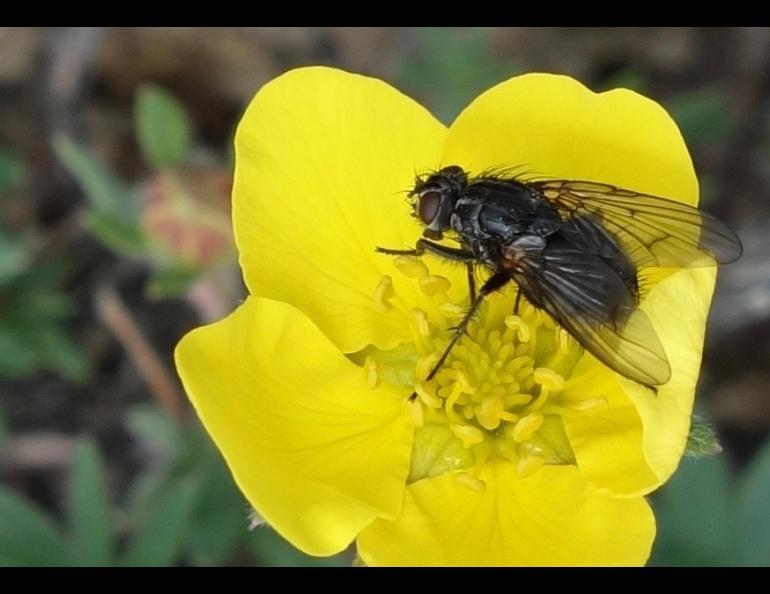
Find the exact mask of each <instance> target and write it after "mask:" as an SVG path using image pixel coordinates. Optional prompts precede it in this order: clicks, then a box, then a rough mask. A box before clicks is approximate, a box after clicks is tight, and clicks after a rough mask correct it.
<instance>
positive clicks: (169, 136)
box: [135, 85, 191, 169]
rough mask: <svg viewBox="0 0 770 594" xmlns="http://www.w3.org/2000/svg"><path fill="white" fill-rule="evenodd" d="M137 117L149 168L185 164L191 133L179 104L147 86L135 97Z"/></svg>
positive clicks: (161, 91) (160, 91)
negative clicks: (150, 166)
mask: <svg viewBox="0 0 770 594" xmlns="http://www.w3.org/2000/svg"><path fill="white" fill-rule="evenodd" d="M135 117H136V134H137V139H138V141H139V146H140V147H141V149H142V154H143V155H144V158H145V160H146V161H147V162H148V163H149V164H150V165H152V166H153V167H155V168H157V169H166V168H171V167H177V166H179V165H181V164H182V163H184V161H185V160H186V159H187V155H188V153H189V152H190V143H191V133H190V122H189V119H188V117H187V113H186V112H185V110H184V107H182V104H181V103H179V101H177V100H176V99H175V98H174V97H173V96H172V95H171V94H169V93H168V92H166V91H164V90H163V89H161V88H160V87H158V86H155V85H144V86H143V87H142V88H140V89H139V93H138V94H137V97H136V105H135Z"/></svg>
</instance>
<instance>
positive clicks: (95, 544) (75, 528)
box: [67, 440, 112, 567]
mask: <svg viewBox="0 0 770 594" xmlns="http://www.w3.org/2000/svg"><path fill="white" fill-rule="evenodd" d="M67 495H68V497H67V511H68V515H69V523H70V531H71V533H72V541H73V543H72V544H73V547H72V548H73V551H72V552H73V563H74V564H75V565H79V566H95V567H106V566H108V565H110V561H111V558H112V544H111V543H112V538H111V536H110V531H111V526H110V509H109V504H108V502H107V487H106V484H105V478H104V469H103V465H102V461H101V457H100V455H99V451H98V450H97V448H96V445H95V444H94V442H93V441H91V440H86V441H83V442H81V443H79V444H78V446H77V447H76V448H75V454H74V457H73V461H72V475H71V477H70V488H69V492H68V494H67Z"/></svg>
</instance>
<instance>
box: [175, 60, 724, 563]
mask: <svg viewBox="0 0 770 594" xmlns="http://www.w3.org/2000/svg"><path fill="white" fill-rule="evenodd" d="M236 155H237V164H236V174H235V186H234V190H233V200H234V203H233V218H234V226H235V237H236V243H237V245H238V249H239V252H240V263H241V266H242V268H243V272H244V277H245V281H246V285H247V286H248V289H249V292H250V295H251V296H250V297H249V298H248V299H247V300H246V301H245V303H243V304H242V305H241V306H240V307H239V308H238V309H237V310H236V311H235V312H234V313H233V314H231V315H230V316H229V317H227V318H226V319H224V320H222V321H220V322H217V323H215V324H212V325H210V326H206V327H203V328H199V329H196V330H193V331H192V332H191V333H189V334H188V335H187V336H186V337H185V338H183V339H182V341H181V342H180V344H179V346H178V347H177V352H176V361H177V366H178V369H179V373H180V375H181V377H182V380H183V382H184V385H185V388H186V390H187V392H188V394H189V395H190V398H191V400H192V401H193V403H194V405H195V407H196V409H197V412H198V414H199V415H200V418H201V419H202V421H203V423H204V425H205V426H206V428H207V430H208V431H209V432H210V434H211V435H212V437H213V439H214V441H215V442H216V443H217V445H218V446H219V448H220V449H221V450H222V452H223V454H224V456H225V458H226V460H227V462H228V464H229V466H230V468H231V470H232V472H233V475H234V476H235V479H236V480H237V482H238V484H239V486H240V488H241V489H242V490H243V492H244V493H245V495H246V497H247V498H248V499H249V501H250V502H251V503H252V504H253V506H254V507H255V508H256V509H257V510H258V512H259V513H260V514H261V515H262V516H263V517H264V518H265V519H266V520H267V521H268V522H269V523H270V524H271V525H272V526H273V527H275V529H276V530H277V531H278V532H280V533H281V534H282V535H283V536H284V537H286V538H287V539H288V540H289V541H291V542H292V543H293V544H294V545H296V546H297V547H299V548H300V549H302V550H303V551H305V552H307V553H310V554H313V555H330V554H333V553H336V552H338V551H341V550H343V549H344V548H345V547H347V546H348V545H349V544H350V543H351V542H352V541H353V540H354V539H355V540H356V542H357V546H358V550H359V553H360V555H361V556H362V558H363V560H364V561H365V562H366V563H367V564H370V565H393V564H396V565H444V564H451V565H562V564H566V565H593V564H598V565H610V564H623V565H635V564H643V563H644V562H645V561H646V559H647V557H648V555H649V551H650V547H651V545H652V541H653V538H654V534H655V520H654V517H653V514H652V512H651V510H650V508H649V505H648V504H647V502H646V500H645V499H644V496H645V495H646V494H648V493H650V492H651V491H653V490H654V489H656V488H657V487H658V486H660V485H661V484H662V483H663V482H665V481H666V480H667V479H668V477H669V476H670V475H671V474H672V472H673V471H674V470H675V468H676V466H677V464H678V463H679V459H680V458H681V455H682V453H683V450H684V447H685V442H686V438H687V433H688V428H689V424H690V415H691V410H692V402H693V395H694V390H695V384H696V381H697V378H698V370H699V366H700V359H701V349H702V343H703V334H704V325H705V320H706V315H707V312H708V308H709V304H710V300H711V295H712V292H713V287H714V282H715V276H716V274H715V270H714V269H713V268H702V269H683V270H649V271H647V272H646V274H648V275H649V276H650V277H652V278H653V279H654V281H655V282H656V283H657V284H655V286H654V288H653V289H652V290H651V291H650V293H649V295H648V297H647V298H646V300H645V301H644V302H643V304H642V308H643V309H644V310H645V311H646V313H647V315H648V316H649V318H650V320H651V321H652V323H653V325H654V326H655V329H656V330H657V332H658V334H659V336H660V339H661V341H662V344H663V345H664V347H665V350H666V353H667V355H668V358H669V361H670V363H671V368H672V376H671V380H670V381H669V382H668V383H667V384H666V385H664V386H662V387H661V388H660V389H659V394H658V395H657V396H654V395H653V394H652V392H651V390H649V389H647V388H644V387H642V386H640V385H639V384H636V383H634V382H633V381H630V380H628V379H626V378H624V377H621V376H619V375H618V374H616V373H614V372H612V371H611V370H610V369H608V368H607V367H605V366H603V365H602V364H600V363H599V362H597V360H596V359H595V358H594V357H592V356H591V355H590V354H587V353H583V352H582V350H581V349H580V348H579V347H578V346H577V343H576V342H575V341H574V340H573V339H572V338H571V337H570V336H568V335H567V334H566V333H565V332H564V331H563V330H560V329H559V328H557V327H556V326H555V325H554V323H553V321H552V320H551V319H550V318H549V317H548V316H547V315H545V314H544V313H542V312H540V311H538V310H536V309H535V308H533V307H532V306H529V305H525V306H523V307H522V308H521V310H520V312H519V315H513V313H512V312H513V299H514V293H513V291H512V290H506V291H503V292H500V293H496V294H494V295H493V296H492V297H491V298H490V299H488V300H487V302H486V303H485V305H484V306H483V307H482V309H481V311H480V314H479V316H478V318H477V319H476V320H474V321H473V323H472V324H471V326H470V328H469V330H468V334H467V336H464V337H463V338H462V340H461V342H460V344H459V345H458V346H457V347H456V348H455V349H454V350H453V352H452V354H451V356H450V358H449V359H448V361H447V364H446V365H445V366H444V367H443V368H442V371H441V372H440V373H438V374H437V375H436V377H435V378H434V379H433V380H432V381H430V382H426V381H425V380H424V378H425V377H426V376H427V372H428V370H429V369H430V367H431V365H432V364H433V363H435V361H436V360H437V357H438V356H439V354H440V352H441V351H442V348H443V346H444V345H445V344H446V341H447V340H448V338H449V332H448V331H447V329H448V328H449V327H450V326H452V325H453V324H454V323H456V322H457V320H458V316H459V315H460V314H461V313H462V311H463V309H464V308H467V306H468V299H469V296H468V287H467V281H466V278H465V271H464V268H462V267H457V266H452V265H449V264H447V263H446V262H443V261H440V260H438V259H436V258H432V257H430V256H426V257H424V258H422V259H420V260H418V259H414V258H392V257H389V256H386V255H383V254H378V253H376V252H375V247H376V246H386V247H392V248H399V247H403V248H408V247H411V246H413V245H414V243H415V241H416V239H417V238H418V237H419V236H420V233H421V228H420V226H419V225H418V224H417V223H416V221H415V220H414V219H413V218H412V217H411V216H409V214H410V206H409V205H408V204H407V202H406V201H405V200H404V196H405V194H404V190H408V189H409V188H411V187H412V186H413V184H414V176H415V173H421V172H425V171H428V170H435V169H438V168H440V167H442V166H445V165H449V164H457V165H460V166H462V167H463V168H464V169H466V170H468V171H471V172H480V171H482V170H485V169H488V168H490V167H500V166H509V165H520V164H524V165H527V166H531V167H532V168H533V169H535V170H537V171H538V172H540V173H543V174H545V175H549V176H553V177H559V178H573V179H590V180H596V181H603V182H609V183H612V184H616V185H618V186H623V187H628V188H633V189H635V190H638V191H642V192H646V193H650V194H657V195H662V196H667V197H670V198H672V199H676V200H680V201H682V202H686V203H688V204H693V205H694V204H696V203H697V200H698V186H697V180H696V177H695V174H694V171H693V167H692V163H691V160H690V157H689V154H688V152H687V149H686V147H685V145H684V142H683V140H682V137H681V135H680V133H679V131H678V129H677V127H676V125H675V124H674V123H673V121H672V120H671V118H670V117H669V116H668V115H667V114H666V112H665V111H664V110H663V109H662V108H661V107H660V106H659V105H657V104H656V103H654V102H653V101H650V100H648V99H646V98H644V97H641V96H640V95H637V94H635V93H633V92H631V91H627V90H622V89H620V90H614V91H611V92H608V93H602V94H595V93H593V92H591V91H589V90H588V89H586V88H585V87H583V86H582V85H581V84H580V83H578V82H576V81H574V80H572V79H570V78H567V77H563V76H553V75H544V74H532V75H526V76H520V77H516V78H513V79H510V80H508V81H506V82H504V83H502V84H500V85H498V86H496V87H494V88H492V89H490V90H489V91H487V92H486V93H484V94H482V95H481V96H480V97H478V98H477V99H476V100H474V101H473V102H472V103H471V104H470V106H469V107H468V108H466V109H465V111H463V113H462V114H461V115H460V116H459V117H458V118H457V120H456V121H455V122H454V123H453V124H452V125H451V126H450V127H449V128H446V127H445V126H443V125H442V124H441V123H439V122H438V121H436V120H435V119H434V118H433V117H432V116H431V115H430V114H429V113H428V112H427V111H426V110H425V109H423V108H422V107H421V106H420V105H418V104H417V103H415V102H414V101H412V100H411V99H409V98H408V97H406V96H404V95H402V94H401V93H399V92H398V91H396V90H395V89H393V88H391V87H390V86H388V85H387V84H385V83H383V82H381V81H378V80H375V79H371V78H366V77H363V76H358V75H354V74H349V73H346V72H341V71H339V70H334V69H330V68H320V67H318V68H303V69H299V70H294V71H291V72H289V73H287V74H284V75H283V76H281V77H279V78H277V79H275V80H274V81H272V82H270V83H269V84H267V85H266V86H265V87H263V88H262V89H261V90H260V91H259V93H258V94H257V96H256V97H255V98H254V100H253V101H252V103H251V105H250V106H249V108H248V110H247V111H246V114H245V115H244V117H243V120H242V121H241V124H240V127H239V129H238V134H237V138H236ZM413 390H416V392H417V394H418V398H417V399H416V400H415V401H414V402H412V401H410V400H409V395H410V394H411V393H412V391H413Z"/></svg>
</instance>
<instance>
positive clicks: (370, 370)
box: [364, 355, 380, 390]
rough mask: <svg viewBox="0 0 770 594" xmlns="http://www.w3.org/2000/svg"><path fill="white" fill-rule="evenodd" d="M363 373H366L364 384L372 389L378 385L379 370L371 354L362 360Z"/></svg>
mask: <svg viewBox="0 0 770 594" xmlns="http://www.w3.org/2000/svg"><path fill="white" fill-rule="evenodd" d="M364 374H365V375H366V385H367V386H369V387H370V388H371V389H372V390H374V389H375V388H376V387H377V386H379V385H380V371H379V366H378V365H377V360H376V359H375V358H374V357H372V356H371V355H367V357H366V360H365V361H364Z"/></svg>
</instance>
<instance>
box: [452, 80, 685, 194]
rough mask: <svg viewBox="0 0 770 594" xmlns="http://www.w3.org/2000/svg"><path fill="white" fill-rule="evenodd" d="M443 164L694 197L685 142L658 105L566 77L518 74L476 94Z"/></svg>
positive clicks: (457, 124) (625, 92) (459, 119)
mask: <svg viewBox="0 0 770 594" xmlns="http://www.w3.org/2000/svg"><path fill="white" fill-rule="evenodd" d="M443 163H444V164H451V163H456V164H458V165H461V166H464V167H465V168H467V169H469V170H470V171H472V172H480V171H483V170H485V169H489V168H490V167H508V166H522V167H523V169H524V170H529V169H531V170H533V172H534V173H536V174H540V175H544V176H551V177H557V178H565V179H586V180H592V181H603V182H607V183H612V184H616V185H619V186H621V187H626V188H630V189H634V190H637V191H640V192H647V193H650V194H657V195H660V196H666V197H668V198H671V199H676V200H680V201H682V202H687V203H688V204H696V203H697V199H698V185H697V180H696V179H695V174H694V172H693V168H692V161H691V159H690V155H689V153H688V152H687V147H686V146H685V144H684V140H683V139H682V135H681V134H680V132H679V129H678V128H677V126H676V124H675V123H674V122H673V120H672V119H671V118H670V117H669V115H668V114H667V113H666V111H665V110H664V109H663V108H662V107H661V106H660V105H658V104H657V103H655V102H654V101H652V100H650V99H647V98H646V97H642V96H641V95H638V94H637V93H634V92H633V91H629V90H627V89H614V90H612V91H608V92H606V93H599V94H597V93H593V92H592V91H590V90H589V89H587V88H586V87H584V86H583V85H582V84H580V83H579V82H577V81H576V80H574V79H572V78H570V77H567V76H559V75H552V74H527V75H523V76H517V77H514V78H512V79H509V80H507V81H505V82H503V83H501V84H499V85H497V86H495V87H493V88H491V89H490V90H488V91H486V92H485V93H483V94H481V95H480V96H479V97H477V98H476V99H475V100H474V101H473V102H472V103H471V104H470V105H469V106H468V107H467V108H466V109H465V110H464V111H463V112H462V113H461V114H460V115H459V116H458V117H457V119H456V120H455V122H454V123H453V124H452V126H451V127H450V129H449V134H448V135H447V140H446V150H445V152H444V159H443Z"/></svg>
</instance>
